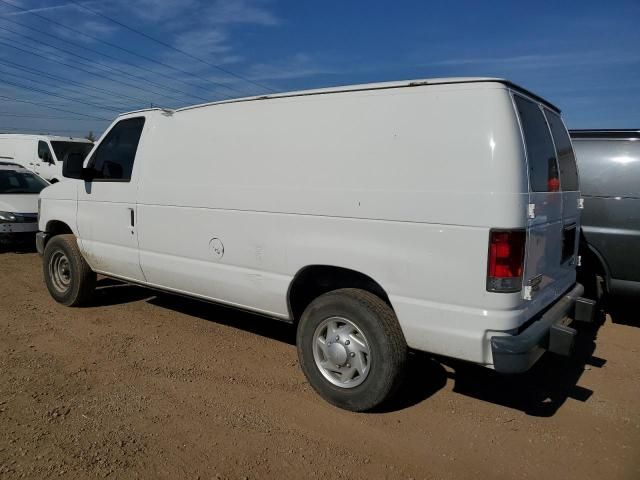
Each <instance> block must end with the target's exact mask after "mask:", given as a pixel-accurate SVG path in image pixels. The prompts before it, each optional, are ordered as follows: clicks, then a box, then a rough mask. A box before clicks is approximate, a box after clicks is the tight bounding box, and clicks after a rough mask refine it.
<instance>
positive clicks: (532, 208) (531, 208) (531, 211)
mask: <svg viewBox="0 0 640 480" xmlns="http://www.w3.org/2000/svg"><path fill="white" fill-rule="evenodd" d="M527 217H528V218H536V204H535V203H530V204H529V205H527Z"/></svg>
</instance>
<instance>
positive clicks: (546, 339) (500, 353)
mask: <svg viewBox="0 0 640 480" xmlns="http://www.w3.org/2000/svg"><path fill="white" fill-rule="evenodd" d="M583 293H584V288H583V286H582V285H580V284H579V283H577V284H576V285H575V287H574V288H573V289H571V290H570V291H569V292H567V293H566V294H565V295H564V296H563V297H561V298H560V299H559V300H558V301H556V302H555V303H554V304H553V305H552V306H551V308H549V309H548V310H547V311H546V312H545V313H544V314H542V316H541V317H540V318H539V319H537V320H536V321H535V322H533V323H532V324H531V325H529V326H528V327H527V328H526V329H525V330H523V331H522V332H520V333H519V334H517V335H506V336H493V337H491V352H492V356H493V366H494V369H495V370H496V371H498V372H501V373H520V372H524V371H527V370H529V369H530V368H531V367H532V366H533V364H534V363H536V361H537V360H538V359H539V358H540V356H541V355H542V354H543V353H544V352H545V351H550V352H554V353H557V354H560V355H566V356H569V355H571V353H572V352H573V344H574V340H575V336H576V333H577V332H576V330H575V329H574V328H572V327H571V326H570V324H571V322H572V321H574V320H575V321H583V322H591V321H592V320H593V315H594V312H595V302H594V301H593V300H588V299H586V298H582V297H581V295H582V294H583Z"/></svg>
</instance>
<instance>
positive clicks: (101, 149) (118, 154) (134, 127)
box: [89, 117, 144, 182]
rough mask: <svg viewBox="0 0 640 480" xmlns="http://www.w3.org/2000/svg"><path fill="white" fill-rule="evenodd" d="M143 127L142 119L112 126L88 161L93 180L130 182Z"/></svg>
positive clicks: (130, 119)
mask: <svg viewBox="0 0 640 480" xmlns="http://www.w3.org/2000/svg"><path fill="white" fill-rule="evenodd" d="M143 127H144V117H137V118H128V119H126V120H121V121H120V122H118V123H116V124H115V125H114V126H113V128H112V129H111V130H110V131H109V133H108V134H107V136H106V137H105V138H104V140H102V142H100V145H99V146H98V148H97V149H96V151H95V152H94V154H93V155H92V156H91V160H90V161H89V165H90V166H91V168H92V169H93V170H94V172H93V175H94V176H93V179H94V180H97V181H100V180H103V181H109V180H111V181H120V182H128V181H129V180H131V172H132V171H133V161H134V160H135V158H136V151H137V150H138V142H139V141H140V135H142V128H143Z"/></svg>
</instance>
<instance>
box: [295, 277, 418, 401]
mask: <svg viewBox="0 0 640 480" xmlns="http://www.w3.org/2000/svg"><path fill="white" fill-rule="evenodd" d="M332 317H341V318H344V319H347V320H349V322H351V323H353V324H354V325H355V326H357V328H358V329H359V330H360V331H361V333H362V334H363V335H364V337H365V338H366V340H367V343H368V344H369V347H370V348H369V350H370V354H369V355H367V358H368V362H369V363H368V365H369V368H368V373H367V374H366V376H364V377H363V378H364V380H362V381H361V383H360V384H358V385H357V386H354V387H351V388H345V387H343V386H338V385H335V384H334V383H332V382H331V381H329V380H328V379H327V378H326V377H325V374H323V372H322V371H321V367H319V366H318V365H317V364H316V360H315V357H314V348H316V347H315V345H314V343H315V342H314V334H315V333H316V329H318V328H321V325H322V324H323V322H325V321H327V319H330V318H332ZM336 339H337V338H336ZM296 343H297V347H298V358H299V360H300V365H301V367H302V370H303V372H304V374H305V376H306V377H307V380H308V381H309V383H310V384H311V386H312V387H313V388H314V389H315V391H316V392H318V394H320V396H321V397H323V398H324V399H325V400H327V401H328V402H329V403H331V404H333V405H335V406H337V407H340V408H344V409H346V410H351V411H355V412H362V411H367V410H372V409H374V408H375V407H378V406H379V405H381V404H382V403H384V402H385V401H387V400H389V399H390V398H391V397H392V396H393V394H394V393H395V392H396V391H397V389H398V387H399V386H400V385H401V383H402V380H403V376H404V372H405V367H406V362H407V350H408V348H407V343H406V341H405V338H404V335H403V333H402V330H401V329H400V325H399V324H398V320H397V318H396V315H395V313H394V312H393V310H392V309H391V307H390V306H389V305H387V304H386V303H385V302H384V301H383V300H381V299H380V298H379V297H377V296H376V295H374V294H372V293H369V292H367V291H364V290H359V289H355V288H345V289H340V290H334V291H331V292H329V293H325V294H324V295H321V296H320V297H318V298H316V299H315V300H314V301H313V302H311V303H310V304H309V306H308V307H307V308H306V309H305V311H304V313H303V314H302V318H301V319H300V323H299V324H298V330H297V342H296ZM334 343H340V342H334ZM347 345H348V343H347ZM345 348H346V347H345ZM349 355H351V354H349ZM346 366H349V364H346ZM338 375H340V374H339V373H338Z"/></svg>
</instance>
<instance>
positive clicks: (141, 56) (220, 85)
mask: <svg viewBox="0 0 640 480" xmlns="http://www.w3.org/2000/svg"><path fill="white" fill-rule="evenodd" d="M0 3H3V4H5V5H8V6H10V7H13V8H16V9H18V10H21V11H23V12H25V13H29V14H31V15H33V16H35V17H38V18H40V19H42V20H44V21H46V22H49V23H51V24H53V25H56V26H58V27H60V28H63V29H65V30H68V31H70V32H72V33H74V34H76V35H82V36H83V37H86V38H90V39H91V40H94V41H96V42H99V43H102V44H104V45H108V46H109V47H111V48H115V49H117V50H120V51H122V52H126V53H128V54H129V55H133V56H134V57H138V58H142V59H143V60H146V61H148V62H152V63H155V64H158V65H162V66H163V67H166V68H170V69H171V70H174V71H176V72H180V73H182V74H185V75H189V76H191V77H194V78H198V79H200V80H204V81H205V82H207V83H210V84H212V85H216V86H218V87H221V88H226V89H228V90H232V91H234V92H236V93H239V94H240V95H244V93H243V92H241V91H240V90H238V89H236V88H233V87H230V86H229V85H225V84H223V83H219V82H214V81H213V80H210V79H207V78H204V77H201V76H200V75H196V74H194V73H191V72H187V71H186V70H182V69H180V68H177V67H174V66H173V65H169V64H167V63H164V62H161V61H159V60H155V59H153V58H151V57H147V56H145V55H141V54H139V53H136V52H134V51H133V50H129V49H127V48H124V47H121V46H120V45H116V44H115V43H111V42H108V41H106V40H102V39H100V38H98V37H95V36H93V35H89V34H88V33H85V32H81V31H79V30H76V29H74V28H71V27H68V26H67V25H64V24H62V23H60V22H56V21H55V20H52V19H50V18H47V17H45V16H43V15H40V14H39V13H36V12H32V11H30V10H27V9H26V8H22V7H19V6H17V5H14V4H12V3H9V2H7V1H5V0H0Z"/></svg>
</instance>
